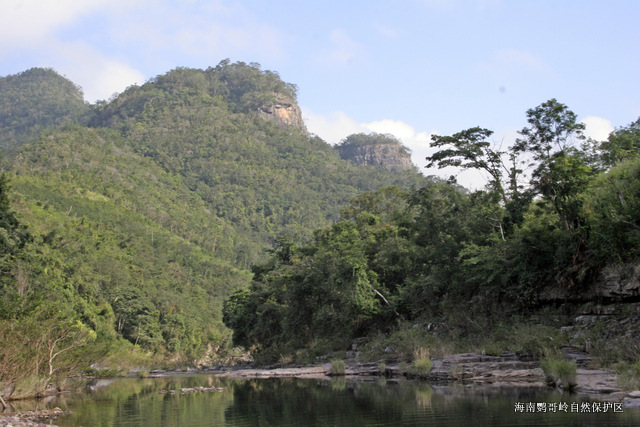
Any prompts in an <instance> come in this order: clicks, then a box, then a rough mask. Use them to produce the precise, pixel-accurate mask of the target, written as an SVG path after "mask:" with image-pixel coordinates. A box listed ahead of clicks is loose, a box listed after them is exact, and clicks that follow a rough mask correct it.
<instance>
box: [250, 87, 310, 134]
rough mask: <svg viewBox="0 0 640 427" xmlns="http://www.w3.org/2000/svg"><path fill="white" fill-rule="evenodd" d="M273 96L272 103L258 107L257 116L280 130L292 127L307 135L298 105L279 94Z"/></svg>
mask: <svg viewBox="0 0 640 427" xmlns="http://www.w3.org/2000/svg"><path fill="white" fill-rule="evenodd" d="M274 95H275V99H274V101H273V102H272V103H270V104H266V105H263V106H262V107H260V108H259V109H258V115H259V116H260V117H262V118H263V119H265V120H269V121H272V122H274V123H276V124H277V125H278V126H279V127H280V128H281V129H285V128H287V127H291V126H293V127H296V128H298V129H300V130H302V132H304V134H305V135H308V134H309V132H308V131H307V127H306V126H305V125H304V121H303V120H302V111H301V110H300V107H298V104H296V103H295V102H294V101H292V100H290V99H289V98H287V97H286V96H284V95H281V94H279V93H276V94H274Z"/></svg>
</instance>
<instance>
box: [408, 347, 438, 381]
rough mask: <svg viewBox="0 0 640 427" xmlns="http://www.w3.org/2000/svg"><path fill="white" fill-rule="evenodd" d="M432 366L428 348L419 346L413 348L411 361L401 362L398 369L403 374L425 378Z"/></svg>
mask: <svg viewBox="0 0 640 427" xmlns="http://www.w3.org/2000/svg"><path fill="white" fill-rule="evenodd" d="M432 367H433V365H432V363H431V358H430V352H429V349H428V348H426V347H420V348H417V349H416V350H414V352H413V360H412V361H411V363H410V364H408V363H402V364H401V366H400V369H401V371H402V373H404V374H405V375H408V376H412V377H420V378H427V376H428V375H429V372H430V371H431V368H432Z"/></svg>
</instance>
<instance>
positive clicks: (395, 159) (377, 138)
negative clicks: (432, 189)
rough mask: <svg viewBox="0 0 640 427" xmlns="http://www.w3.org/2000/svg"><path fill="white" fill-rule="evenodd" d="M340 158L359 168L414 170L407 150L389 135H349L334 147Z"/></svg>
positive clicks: (414, 167)
mask: <svg viewBox="0 0 640 427" xmlns="http://www.w3.org/2000/svg"><path fill="white" fill-rule="evenodd" d="M336 149H337V150H338V151H339V152H340V157H342V158H343V159H345V160H350V161H352V162H353V163H355V164H357V165H360V166H374V167H382V168H385V169H388V170H394V171H395V170H412V169H413V170H415V169H416V166H415V165H414V164H413V162H412V161H411V154H410V152H409V149H407V147H405V146H404V145H402V143H401V142H400V141H399V140H397V139H395V138H392V137H391V136H390V135H379V134H370V135H364V134H356V135H350V136H349V137H347V139H346V140H345V141H343V142H342V143H341V144H340V145H338V146H336Z"/></svg>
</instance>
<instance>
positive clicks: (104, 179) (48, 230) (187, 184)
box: [0, 61, 427, 376]
mask: <svg viewBox="0 0 640 427" xmlns="http://www.w3.org/2000/svg"><path fill="white" fill-rule="evenodd" d="M296 90H297V88H296V87H295V86H294V85H291V84H288V83H285V82H283V81H282V80H281V79H280V78H279V76H278V75H277V74H276V73H274V72H270V71H263V70H261V69H260V68H259V66H258V65H257V64H244V63H230V62H229V61H223V62H221V63H220V64H219V65H218V66H216V67H211V68H209V69H207V70H196V69H187V68H177V69H175V70H173V71H170V72H168V73H166V74H164V75H161V76H158V77H156V78H154V79H152V80H150V81H149V82H147V83H145V84H144V85H142V86H132V87H130V88H128V89H127V90H126V91H125V92H123V93H122V94H120V95H118V96H116V97H114V98H113V99H112V100H111V101H109V102H99V103H98V104H96V105H89V104H87V103H84V102H83V100H82V93H81V91H80V90H79V89H78V88H77V86H75V85H74V84H73V83H71V82H69V81H68V80H66V79H65V78H63V77H61V76H59V75H57V74H56V73H55V72H54V71H52V70H42V69H32V70H28V71H25V72H23V73H20V74H18V75H15V76H8V77H4V78H2V79H0V111H1V112H2V116H1V122H0V127H1V130H2V138H3V139H2V144H3V145H4V147H5V148H6V149H7V154H6V155H5V156H4V157H3V158H2V167H3V168H4V171H5V176H6V178H8V183H6V182H5V181H3V186H2V194H1V195H2V197H4V198H5V200H6V203H5V204H4V205H3V209H4V211H5V212H6V213H7V215H9V217H8V218H14V219H15V221H14V219H12V220H11V221H14V222H15V224H14V223H13V222H10V223H11V224H14V225H8V226H3V230H5V234H6V233H9V234H11V230H15V233H18V234H17V235H19V236H22V237H20V238H19V239H18V240H19V241H20V242H21V243H20V244H17V243H15V244H6V245H5V247H6V249H5V255H4V258H3V259H2V261H3V264H2V271H3V273H4V274H3V276H2V296H1V297H0V299H1V304H0V321H1V322H2V330H3V332H2V334H3V340H6V343H8V344H7V345H6V346H5V348H6V349H8V350H7V351H5V353H3V354H2V360H0V362H2V363H0V365H3V366H4V367H3V372H2V374H3V375H10V374H9V373H10V372H11V369H13V368H15V366H17V365H16V363H20V364H22V365H23V366H26V367H29V368H28V369H32V368H33V369H34V370H35V371H34V372H31V373H38V374H43V373H44V374H46V373H47V372H48V371H47V369H48V363H45V362H53V361H52V360H51V359H50V356H48V355H51V354H55V353H56V351H53V352H48V350H51V346H54V347H55V349H54V350H57V349H65V350H66V351H64V352H63V353H61V355H60V356H59V357H58V358H57V359H56V360H55V362H56V363H52V365H51V366H52V368H51V369H53V370H54V371H57V372H63V371H64V370H65V369H66V370H69V369H72V368H74V367H75V366H76V364H77V363H78V360H79V359H77V357H79V356H81V355H82V356H83V359H84V360H91V358H93V359H95V361H100V360H104V359H105V358H106V357H108V356H110V355H111V356H112V355H113V354H116V353H118V351H119V350H122V349H126V348H129V347H130V346H135V348H140V349H142V350H145V351H151V352H153V353H154V354H156V355H161V356H163V357H165V356H166V357H172V358H173V359H175V360H184V361H185V363H191V362H192V361H193V360H194V359H195V358H197V357H201V356H203V355H204V354H210V355H213V356H215V355H216V354H218V355H223V354H224V351H223V350H224V349H226V348H228V347H229V345H230V340H229V336H230V333H229V330H228V329H227V328H226V327H225V326H223V324H222V322H221V320H222V315H221V307H222V301H223V300H224V298H226V297H227V296H229V295H230V294H231V293H232V292H233V291H235V290H237V289H241V288H246V287H247V286H248V284H249V281H250V279H251V273H250V271H249V269H250V268H251V266H253V265H254V264H256V263H257V262H260V263H262V262H265V261H266V260H267V259H268V251H269V250H270V249H271V248H272V247H274V244H275V242H276V241H280V240H282V239H285V240H287V239H288V240H291V241H295V242H299V243H302V242H305V241H309V239H310V238H311V236H312V232H313V230H315V229H317V228H321V227H325V226H327V225H328V224H330V223H331V222H333V221H336V220H338V219H339V215H340V207H341V206H343V205H345V204H346V203H347V202H348V200H349V199H351V198H353V197H356V196H357V195H358V194H359V193H361V192H362V191H369V190H376V189H377V188H380V187H383V186H387V185H398V186H401V187H403V188H409V187H411V186H421V185H424V184H425V183H426V181H427V180H426V179H425V178H424V177H423V176H422V175H420V174H419V173H418V172H417V171H416V170H405V171H389V170H387V169H385V168H381V167H380V168H372V167H362V166H358V165H355V164H353V163H351V162H349V161H345V160H342V159H341V158H340V156H339V153H338V152H337V151H336V150H335V149H334V148H333V147H331V146H330V145H328V144H327V143H326V142H324V141H322V140H321V139H320V138H317V137H310V136H308V134H307V132H306V129H304V125H303V123H302V122H301V119H300V120H298V119H299V117H296V114H299V113H297V112H299V109H297V108H298V107H297V105H296V102H295V100H296ZM9 186H10V187H11V188H12V190H9V189H8V188H9ZM9 198H10V199H11V203H9ZM19 230H24V231H19ZM18 231H19V232H18ZM15 233H14V234H15ZM20 233H22V234H20ZM7 235H8V234H7ZM14 240H15V239H13V240H11V239H9V240H7V241H14ZM43 325H55V327H51V328H49V327H47V328H46V329H44V328H43ZM9 331H11V332H9ZM25 340H30V341H31V342H34V341H37V342H41V343H42V345H40V346H36V349H35V350H34V349H33V348H28V349H27V348H23V347H22V346H21V344H20V343H21V342H25ZM79 344H82V345H81V346H80V347H76V346H77V345H79ZM216 352H217V353H216ZM14 353H15V354H14ZM87 355H93V356H89V357H88V356H87ZM45 359H46V360H45ZM45 368H47V369H45ZM18 371H19V370H18ZM45 371H47V372H45ZM52 374H53V372H49V376H51V375H52Z"/></svg>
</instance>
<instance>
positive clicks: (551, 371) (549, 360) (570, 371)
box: [540, 355, 577, 390]
mask: <svg viewBox="0 0 640 427" xmlns="http://www.w3.org/2000/svg"><path fill="white" fill-rule="evenodd" d="M540 367H541V368H542V370H543V371H544V373H545V375H546V376H547V382H548V383H549V384H550V385H556V384H557V383H558V380H560V382H561V383H562V388H564V389H565V390H571V389H573V388H574V387H575V386H576V385H577V382H576V375H577V374H576V372H577V365H576V362H575V360H566V359H564V358H562V357H560V356H557V355H550V356H547V357H545V358H543V359H541V360H540Z"/></svg>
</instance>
